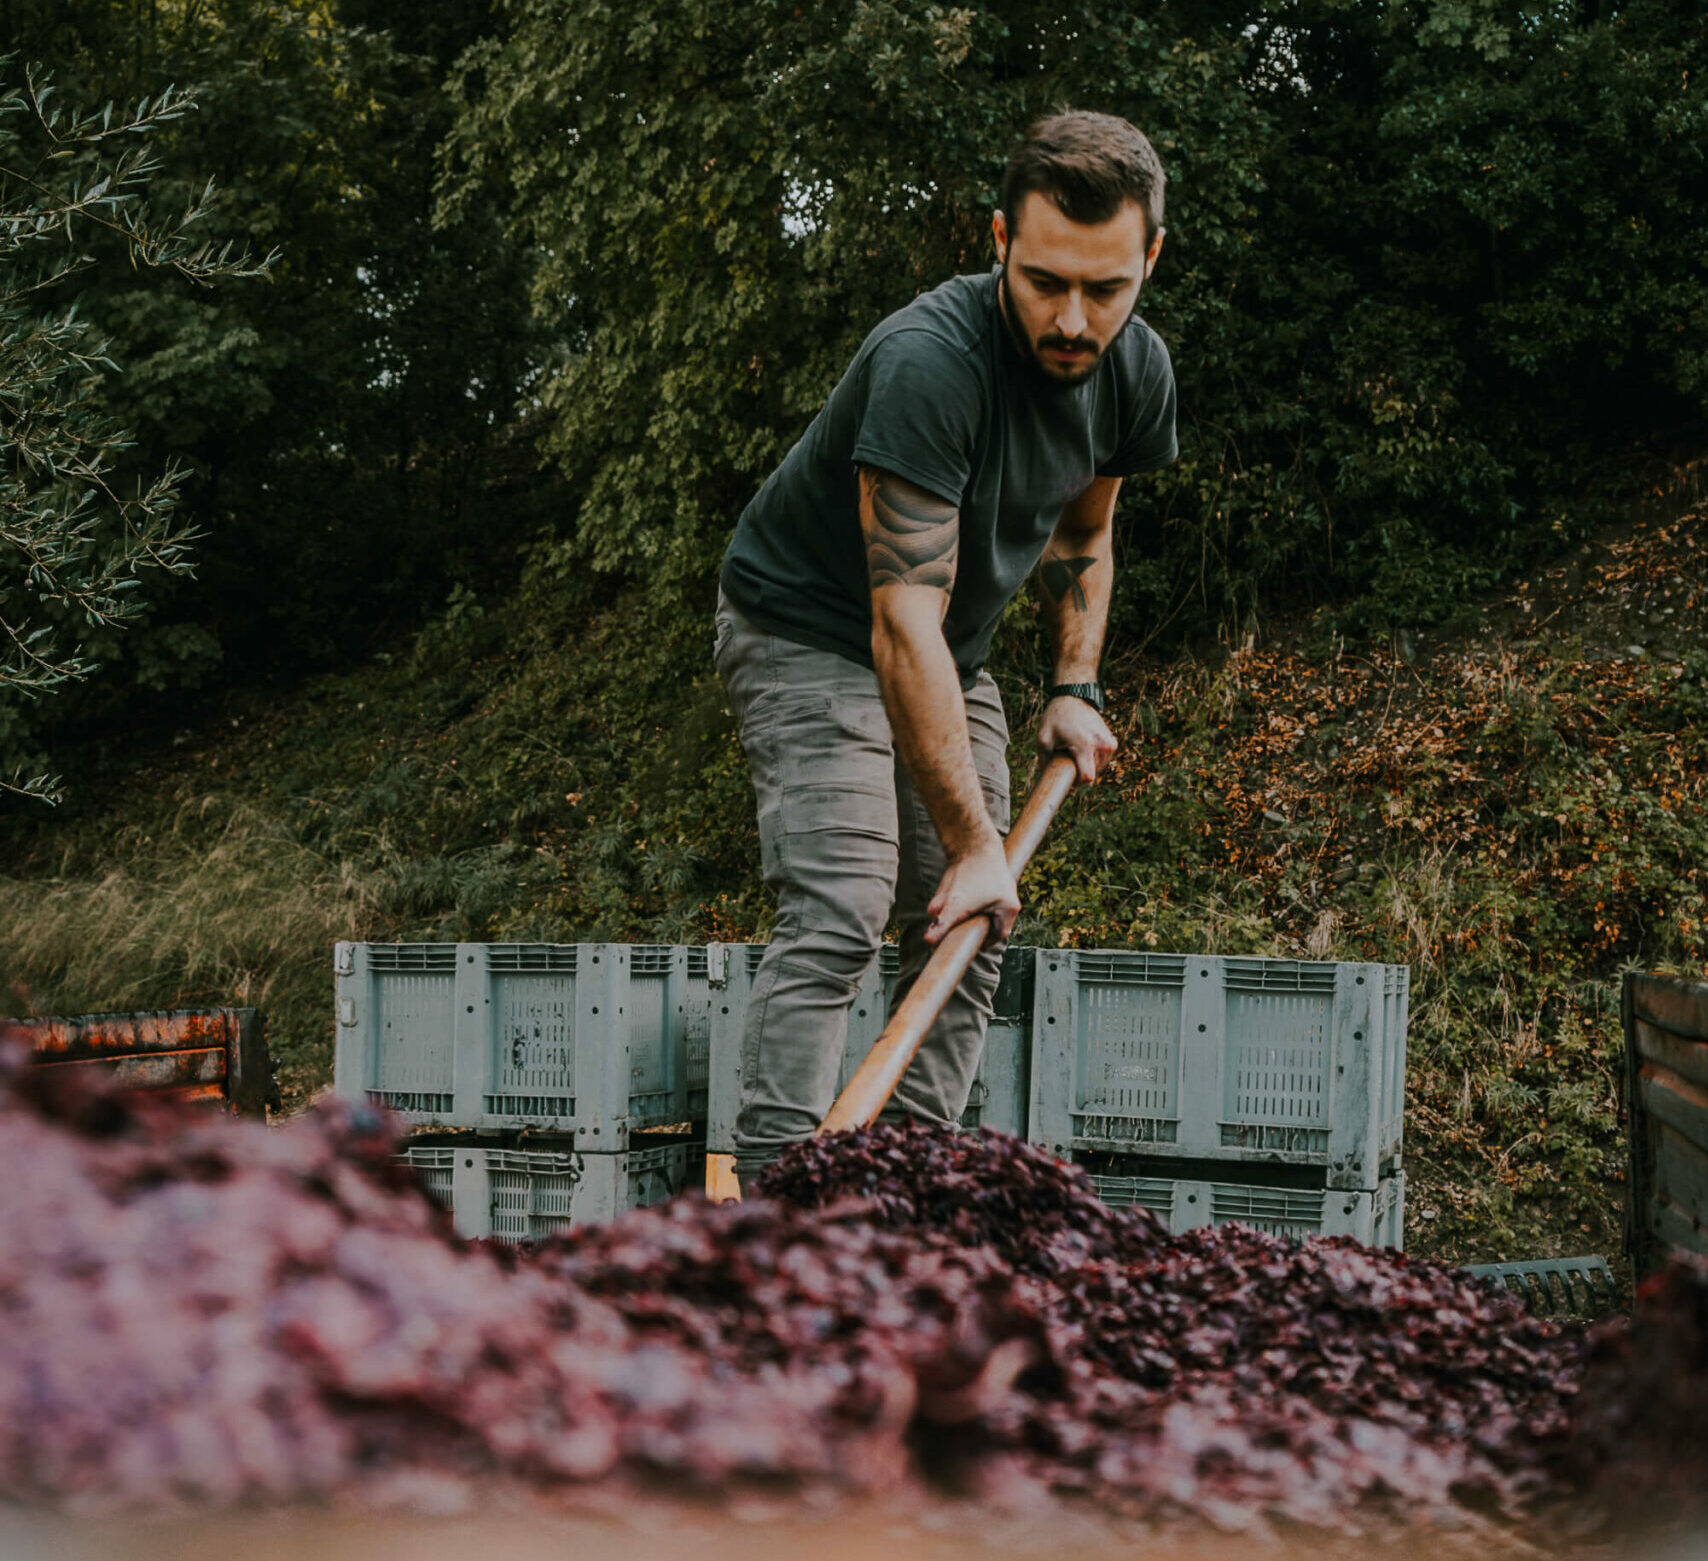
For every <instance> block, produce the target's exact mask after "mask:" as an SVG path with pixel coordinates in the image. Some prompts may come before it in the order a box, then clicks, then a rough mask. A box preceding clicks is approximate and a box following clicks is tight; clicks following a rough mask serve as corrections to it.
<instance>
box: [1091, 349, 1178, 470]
mask: <svg viewBox="0 0 1708 1561" xmlns="http://www.w3.org/2000/svg"><path fill="white" fill-rule="evenodd" d="M1146 334H1147V335H1148V336H1149V343H1148V345H1149V348H1150V350H1149V352H1148V353H1147V354H1146V355H1145V359H1144V365H1143V368H1142V369H1141V371H1140V373H1139V374H1138V375H1137V376H1136V380H1137V385H1136V388H1135V390H1134V393H1133V397H1132V404H1131V405H1130V406H1129V407H1127V408H1124V409H1123V410H1124V411H1125V412H1126V413H1127V426H1126V428H1125V430H1124V431H1123V433H1122V438H1121V443H1120V445H1119V446H1118V447H1117V448H1116V450H1115V453H1114V454H1113V455H1112V456H1110V457H1109V459H1108V460H1106V461H1105V462H1104V463H1103V464H1102V465H1101V466H1099V467H1098V468H1097V475H1098V476H1099V477H1136V476H1137V475H1138V474H1139V473H1140V472H1154V471H1156V470H1157V469H1158V468H1159V467H1163V466H1167V465H1168V464H1169V462H1170V461H1172V460H1173V459H1174V458H1175V457H1176V456H1177V455H1179V454H1180V446H1179V445H1178V444H1177V443H1176V442H1175V435H1174V364H1173V363H1172V362H1171V361H1170V359H1169V356H1168V348H1167V347H1165V346H1163V344H1162V338H1161V337H1160V336H1158V335H1156V334H1155V332H1147V333H1146Z"/></svg>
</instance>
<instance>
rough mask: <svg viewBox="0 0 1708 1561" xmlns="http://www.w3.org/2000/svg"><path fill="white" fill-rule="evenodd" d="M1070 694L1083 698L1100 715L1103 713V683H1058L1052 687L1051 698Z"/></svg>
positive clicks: (1076, 697)
mask: <svg viewBox="0 0 1708 1561" xmlns="http://www.w3.org/2000/svg"><path fill="white" fill-rule="evenodd" d="M1064 694H1068V695H1071V696H1072V697H1073V698H1075V699H1083V700H1084V701H1085V702H1086V703H1087V704H1088V705H1090V706H1091V708H1092V709H1093V710H1095V711H1096V712H1097V713H1098V714H1099V715H1101V714H1102V713H1103V685H1102V684H1101V683H1057V684H1056V685H1055V686H1054V687H1052V688H1051V689H1050V698H1051V699H1060V698H1061V697H1062V695H1064Z"/></svg>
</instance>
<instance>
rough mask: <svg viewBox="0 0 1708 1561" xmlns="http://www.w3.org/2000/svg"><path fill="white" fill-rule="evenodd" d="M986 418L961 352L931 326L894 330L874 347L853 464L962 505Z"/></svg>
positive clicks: (975, 380)
mask: <svg viewBox="0 0 1708 1561" xmlns="http://www.w3.org/2000/svg"><path fill="white" fill-rule="evenodd" d="M982 421H983V393H982V391H981V389H980V387H979V381H978V378H977V376H976V375H975V374H974V372H973V370H972V368H971V366H970V365H969V364H968V363H967V361H966V358H965V356H964V355H963V354H962V353H961V352H959V351H958V350H957V349H956V348H955V347H954V346H952V345H951V344H950V343H949V342H946V341H944V340H943V339H942V338H941V337H939V336H937V335H935V334H934V333H933V332H931V331H921V330H907V331H895V332H893V333H892V334H890V335H889V336H886V337H885V338H884V339H883V340H882V341H881V342H879V343H878V344H877V346H876V347H874V348H873V349H872V355H871V357H870V359H869V360H868V361H867V365H866V398H865V406H864V408H863V410H862V412H861V417H860V428H859V432H858V433H856V435H855V436H854V452H853V454H854V461H855V463H856V464H857V465H860V466H879V467H882V468H883V469H884V470H885V471H889V472H894V473H895V474H896V475H897V476H898V477H905V478H906V479H907V480H908V481H909V482H913V483H917V484H918V485H919V486H920V487H922V488H924V489H925V490H926V491H927V492H930V493H935V494H936V495H937V496H938V497H939V498H943V499H947V500H948V501H949V502H950V503H951V504H959V503H960V502H961V494H962V493H963V491H964V490H965V489H966V486H967V479H968V477H969V476H970V475H971V474H972V468H973V451H974V448H975V446H976V444H977V441H978V431H979V428H980V426H981V424H982Z"/></svg>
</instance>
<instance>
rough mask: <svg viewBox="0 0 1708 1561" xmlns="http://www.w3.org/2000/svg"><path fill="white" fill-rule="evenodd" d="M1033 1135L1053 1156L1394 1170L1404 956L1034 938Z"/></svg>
mask: <svg viewBox="0 0 1708 1561" xmlns="http://www.w3.org/2000/svg"><path fill="white" fill-rule="evenodd" d="M1035 958H1036V961H1037V968H1036V973H1035V975H1036V991H1035V998H1034V1003H1033V1015H1032V1022H1033V1028H1032V1079H1031V1109H1030V1113H1029V1127H1030V1135H1029V1136H1030V1137H1031V1138H1032V1140H1033V1141H1034V1142H1036V1143H1039V1144H1041V1145H1043V1146H1045V1147H1046V1148H1048V1149H1050V1150H1051V1151H1052V1152H1054V1153H1056V1154H1058V1155H1063V1156H1068V1155H1071V1154H1073V1153H1075V1152H1079V1151H1096V1152H1104V1153H1115V1154H1145V1155H1154V1156H1165V1157H1166V1156H1174V1157H1178V1158H1181V1159H1193V1160H1224V1161H1234V1162H1271V1163H1283V1164H1293V1165H1311V1166H1321V1167H1323V1168H1324V1169H1325V1171H1326V1173H1327V1177H1326V1179H1327V1185H1328V1186H1329V1187H1332V1188H1338V1189H1343V1190H1347V1191H1351V1192H1357V1191H1359V1190H1362V1189H1371V1188H1374V1187H1375V1186H1376V1185H1377V1183H1378V1181H1379V1180H1380V1179H1381V1177H1382V1175H1383V1174H1384V1173H1387V1172H1391V1171H1393V1170H1395V1169H1397V1168H1398V1166H1399V1163H1400V1152H1401V1137H1402V1132H1403V1119H1404V1090H1405V1025H1406V1010H1407V991H1408V985H1409V977H1408V972H1407V970H1406V968H1405V967H1404V966H1394V965H1365V964H1320V963H1310V962H1303V961H1295V960H1276V959H1244V958H1233V957H1222V956H1208V955H1187V954H1160V953H1158V954H1153V953H1139V952H1130V951H1127V950H1109V949H1098V950H1090V949H1073V950H1069V949H1041V950H1038V951H1037V953H1036V955H1035Z"/></svg>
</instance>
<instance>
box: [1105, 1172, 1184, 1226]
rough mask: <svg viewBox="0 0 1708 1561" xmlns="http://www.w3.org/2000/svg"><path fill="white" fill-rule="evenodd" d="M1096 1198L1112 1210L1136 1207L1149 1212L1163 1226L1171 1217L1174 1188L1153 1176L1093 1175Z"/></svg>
mask: <svg viewBox="0 0 1708 1561" xmlns="http://www.w3.org/2000/svg"><path fill="white" fill-rule="evenodd" d="M1091 1181H1092V1185H1093V1186H1095V1187H1096V1189H1097V1196H1098V1197H1099V1198H1101V1199H1102V1200H1103V1201H1104V1202H1105V1203H1107V1204H1108V1205H1109V1207H1110V1208H1112V1209H1130V1208H1132V1207H1134V1206H1135V1205H1137V1206H1138V1207H1139V1208H1141V1209H1149V1210H1150V1211H1151V1213H1152V1214H1154V1215H1156V1216H1157V1218H1158V1219H1160V1220H1161V1221H1162V1222H1163V1223H1164V1224H1165V1225H1166V1224H1168V1223H1169V1221H1170V1220H1172V1219H1173V1218H1174V1186H1175V1184H1174V1183H1173V1182H1172V1181H1167V1180H1164V1179H1162V1178H1160V1177H1154V1176H1093V1177H1092V1178H1091Z"/></svg>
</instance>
